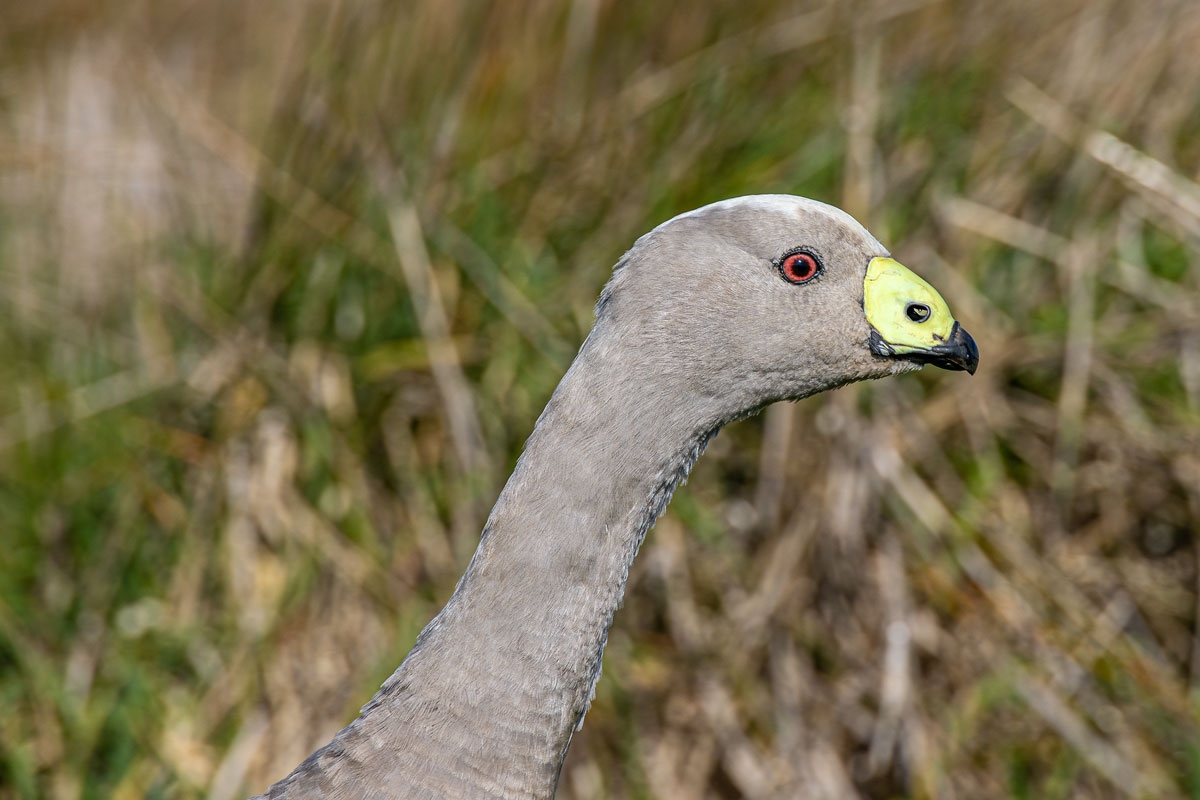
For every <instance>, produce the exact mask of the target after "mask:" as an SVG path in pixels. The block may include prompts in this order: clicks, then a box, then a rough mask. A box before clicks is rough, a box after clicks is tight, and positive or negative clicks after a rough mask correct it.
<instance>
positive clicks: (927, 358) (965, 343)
mask: <svg viewBox="0 0 1200 800" xmlns="http://www.w3.org/2000/svg"><path fill="white" fill-rule="evenodd" d="M881 341H882V340H881ZM872 350H873V351H874V352H875V353H876V355H890V353H884V352H880V351H878V350H876V349H875V347H874V340H872ZM892 352H893V353H894V352H895V351H892ZM900 357H901V358H907V359H911V360H913V361H919V362H921V363H922V364H932V365H933V366H935V367H938V368H939V369H947V370H951V371H953V372H966V373H967V374H968V375H974V374H975V370H976V369H978V368H979V345H977V344H975V340H974V339H973V338H972V337H971V334H969V333H967V331H966V329H965V328H963V326H962V325H959V324H958V323H957V322H955V323H954V327H953V328H951V329H950V338H948V339H947V340H946V343H945V344H939V345H936V346H935V347H931V348H930V349H928V350H921V351H918V352H915V353H906V354H905V355H903V356H900Z"/></svg>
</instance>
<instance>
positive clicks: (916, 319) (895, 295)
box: [863, 257, 954, 353]
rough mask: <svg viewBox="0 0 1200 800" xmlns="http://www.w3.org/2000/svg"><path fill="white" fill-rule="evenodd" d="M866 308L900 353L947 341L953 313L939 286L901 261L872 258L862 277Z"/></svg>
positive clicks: (952, 323) (886, 340)
mask: <svg viewBox="0 0 1200 800" xmlns="http://www.w3.org/2000/svg"><path fill="white" fill-rule="evenodd" d="M863 310H864V311H865V312H866V315H867V322H869V323H870V324H871V327H873V328H874V329H875V330H876V331H877V332H878V333H879V335H880V337H882V339H883V340H884V341H885V342H886V343H887V344H889V345H890V346H891V347H892V348H893V349H894V350H895V352H897V353H915V352H921V351H925V350H929V349H930V348H932V347H936V346H937V345H940V344H945V343H946V341H947V340H948V339H949V338H950V334H951V331H952V330H953V328H954V316H953V315H952V314H951V313H950V308H949V306H947V305H946V301H945V300H943V299H942V296H941V295H940V294H938V292H937V289H934V288H933V287H932V286H930V285H929V283H928V282H927V281H925V279H924V278H922V277H920V276H919V275H917V274H916V273H915V272H913V271H912V270H910V269H909V268H908V267H906V266H904V265H903V264H901V263H900V262H899V261H896V260H895V259H891V258H883V257H876V258H872V259H871V262H870V263H869V264H868V265H867V277H866V279H865V280H864V281H863Z"/></svg>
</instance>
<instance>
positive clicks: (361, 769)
mask: <svg viewBox="0 0 1200 800" xmlns="http://www.w3.org/2000/svg"><path fill="white" fill-rule="evenodd" d="M599 330H600V329H599V328H598V329H597V332H593V334H592V336H591V337H589V340H588V342H585V344H584V346H583V348H582V349H581V351H580V354H579V357H578V358H577V359H576V361H575V363H574V364H573V365H572V367H571V369H570V370H569V371H568V373H567V375H566V376H565V377H564V378H563V380H562V382H561V383H560V384H559V387H558V389H557V390H556V391H555V393H554V396H553V398H552V399H551V401H550V404H549V405H548V406H547V407H546V410H545V411H544V412H543V414H542V416H541V418H540V419H539V420H538V424H537V426H536V428H535V430H534V432H533V434H532V435H531V436H530V437H529V440H528V442H527V443H526V446H525V452H524V454H523V455H522V456H521V458H520V460H519V461H518V463H517V467H516V469H515V470H514V472H513V474H512V476H511V478H510V479H509V481H508V483H507V485H506V486H505V487H504V490H503V492H502V493H501V495H500V498H499V500H498V501H497V503H496V506H495V508H494V509H493V511H492V514H491V516H490V518H489V519H488V522H487V525H486V527H485V529H484V533H483V537H482V540H481V541H480V545H479V549H478V550H477V551H476V553H475V556H474V558H473V559H472V560H471V564H470V566H469V567H468V569H467V572H466V574H465V575H464V576H463V577H462V579H461V580H460V581H459V584H458V588H457V589H456V590H455V593H454V595H453V596H452V597H451V599H450V601H449V602H448V603H447V605H446V607H445V608H444V609H443V610H442V612H441V613H440V614H438V616H437V617H436V618H434V620H433V621H432V622H430V623H429V625H428V626H427V627H426V628H425V630H424V631H422V633H421V635H420V636H419V637H418V639H417V643H416V646H415V647H414V648H413V650H412V652H411V653H410V654H409V656H408V657H407V658H406V659H405V661H404V663H403V664H401V665H400V667H399V668H398V669H397V670H396V672H395V673H394V674H393V675H392V677H391V678H389V679H388V681H387V682H386V683H385V684H384V685H383V687H382V688H381V689H380V691H379V693H378V694H377V695H376V696H375V698H374V699H372V700H371V702H370V703H368V704H367V706H366V707H364V709H363V713H362V716H360V717H359V718H358V719H357V720H356V721H355V722H353V723H351V725H349V726H348V727H347V728H345V729H344V730H342V732H341V733H339V734H338V735H337V737H336V738H335V739H334V741H333V742H332V743H330V745H328V746H327V747H325V748H323V749H322V750H319V751H317V752H316V753H314V754H313V755H312V756H311V757H310V758H309V759H308V760H307V761H306V762H305V763H304V764H302V765H301V766H300V767H299V768H297V770H296V772H295V773H293V774H292V775H291V776H289V777H288V778H287V779H285V780H284V781H282V782H280V784H277V785H276V787H273V790H274V789H284V790H286V792H280V793H278V796H284V794H285V793H286V795H287V796H293V797H299V796H305V795H304V793H303V792H302V791H300V789H301V787H306V786H310V785H311V786H324V787H327V788H326V789H321V790H319V791H318V792H317V793H316V794H314V795H313V796H323V794H322V793H323V792H326V791H330V792H332V790H333V789H334V788H335V787H336V786H338V785H348V784H343V782H344V781H351V782H352V781H356V780H362V779H365V778H366V776H368V775H369V776H370V778H371V783H372V785H373V786H381V785H383V786H387V787H388V789H387V790H386V791H390V792H393V793H394V795H395V796H402V797H425V796H428V797H447V796H464V797H466V796H471V797H475V796H480V797H482V796H488V797H510V796H512V797H518V796H519V797H550V796H551V795H552V794H553V792H554V785H555V783H556V781H557V778H558V773H559V769H560V768H561V766H562V760H563V758H564V757H565V755H566V749H567V746H568V744H569V743H570V739H571V735H572V733H573V732H574V731H575V729H576V728H577V727H578V725H579V724H580V722H581V721H582V718H583V715H584V713H585V712H586V710H587V707H588V704H589V703H590V702H591V697H592V693H593V691H594V688H595V683H596V680H597V679H598V678H599V675H600V663H601V655H602V653H603V650H604V645H605V641H606V639H607V635H608V629H609V626H610V624H611V623H612V618H613V614H614V612H615V611H616V609H617V606H618V604H619V603H620V601H621V597H622V595H623V594H624V591H625V582H626V579H627V578H628V575H629V568H630V565H631V564H632V562H633V559H634V557H635V556H636V555H637V551H638V548H639V547H640V546H641V543H642V540H643V539H644V538H645V535H646V531H647V530H648V529H649V528H650V526H651V525H652V524H653V523H654V521H655V519H657V518H658V515H659V514H661V513H662V511H663V509H664V508H665V507H666V505H667V502H668V501H669V500H670V497H671V494H672V492H673V491H674V490H675V487H676V486H677V485H678V484H679V482H680V481H681V480H682V479H684V478H685V477H686V476H687V473H688V471H689V470H690V469H691V466H692V464H693V463H694V462H695V460H696V458H697V457H698V456H699V455H700V453H701V452H702V451H703V449H704V446H705V445H706V444H707V442H708V440H709V439H710V438H711V437H712V435H713V434H714V433H715V432H716V431H717V429H718V428H719V427H720V424H721V422H722V421H724V420H722V419H721V418H720V415H719V414H716V413H712V412H711V410H710V409H707V408H706V407H705V401H704V400H703V399H702V398H701V399H698V398H695V397H693V396H691V395H692V393H691V392H689V391H688V390H687V387H684V386H670V385H665V384H669V383H670V382H671V380H670V378H669V377H668V376H667V375H665V374H664V372H665V371H664V370H663V369H661V365H660V364H656V363H654V360H652V359H645V360H643V361H642V362H641V363H637V364H631V363H630V361H631V359H630V357H629V353H628V352H625V353H622V351H621V350H620V349H618V348H616V347H614V346H613V345H612V344H611V343H610V342H604V341H603V339H604V338H605V337H603V336H598V335H597V333H599ZM631 377H633V378H634V380H631ZM381 780H383V781H386V782H385V783H383V784H381V783H380V781H381ZM289 787H290V788H289ZM385 796H391V795H385Z"/></svg>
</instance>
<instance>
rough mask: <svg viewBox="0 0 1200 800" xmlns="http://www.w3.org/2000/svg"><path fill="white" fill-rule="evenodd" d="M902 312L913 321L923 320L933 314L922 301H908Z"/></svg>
mask: <svg viewBox="0 0 1200 800" xmlns="http://www.w3.org/2000/svg"><path fill="white" fill-rule="evenodd" d="M904 313H905V314H907V315H908V318H909V319H911V320H912V321H913V322H925V321H926V320H928V319H929V318H930V317H931V316H933V311H932V310H931V309H930V308H929V306H927V305H925V304H924V303H909V304H908V307H907V308H905V309H904Z"/></svg>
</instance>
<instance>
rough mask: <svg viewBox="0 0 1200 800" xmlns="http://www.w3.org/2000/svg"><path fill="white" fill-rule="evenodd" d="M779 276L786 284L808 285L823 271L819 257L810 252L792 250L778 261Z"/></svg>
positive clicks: (823, 267)
mask: <svg viewBox="0 0 1200 800" xmlns="http://www.w3.org/2000/svg"><path fill="white" fill-rule="evenodd" d="M776 266H778V267H779V274H780V275H782V276H783V279H784V280H785V281H787V282H788V283H796V284H800V283H808V282H809V281H811V280H812V279H813V278H815V277H817V276H818V275H820V274H821V273H822V272H824V271H825V265H824V264H822V263H821V259H820V257H818V256H817V254H816V253H814V252H812V251H811V250H793V251H792V252H790V253H788V254H787V255H785V256H784V257H783V258H781V259H779V262H778V264H777V265H776Z"/></svg>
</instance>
